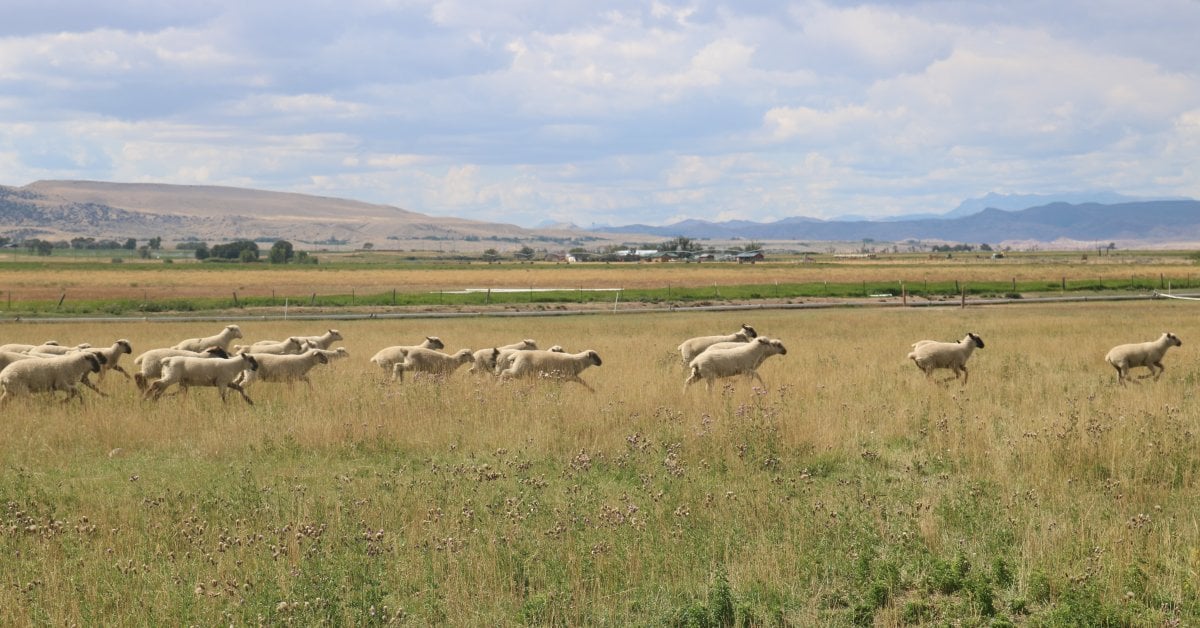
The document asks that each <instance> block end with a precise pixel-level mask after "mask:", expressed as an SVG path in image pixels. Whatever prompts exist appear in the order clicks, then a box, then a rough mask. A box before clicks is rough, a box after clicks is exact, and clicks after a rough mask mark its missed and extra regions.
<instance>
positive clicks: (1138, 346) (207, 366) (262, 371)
mask: <svg viewBox="0 0 1200 628" xmlns="http://www.w3.org/2000/svg"><path fill="white" fill-rule="evenodd" d="M239 338H242V330H241V328H240V327H238V326H237V325H228V326H226V327H225V328H224V329H222V330H221V331H220V332H219V333H217V334H215V335H212V336H208V337H204V338H189V339H186V340H183V341H181V342H179V343H177V344H175V345H174V346H172V347H168V348H161V349H151V350H150V351H146V352H145V353H142V354H141V355H139V356H138V357H137V358H135V359H134V361H133V362H134V364H135V365H137V366H138V367H139V368H140V371H139V372H138V373H136V374H134V375H132V376H131V375H130V374H129V373H128V372H126V371H125V369H123V368H122V367H121V366H120V364H119V362H120V359H121V356H122V355H124V354H127V353H129V354H132V353H133V347H132V345H130V343H129V341H128V340H124V339H121V340H117V341H116V342H114V343H113V345H112V346H111V347H106V348H93V347H91V346H90V345H78V346H74V347H63V346H59V345H58V344H57V343H55V342H53V341H49V342H46V343H43V344H40V345H28V344H7V345H0V393H2V394H0V404H2V403H6V402H7V401H8V400H9V399H10V398H12V397H14V396H21V395H27V394H30V393H35V392H54V391H63V392H65V393H67V398H66V399H65V400H64V401H69V400H71V399H72V398H82V396H81V394H80V392H79V388H78V385H79V384H83V385H84V386H87V387H89V388H91V389H92V390H95V391H96V392H97V393H98V394H101V395H103V394H104V393H103V392H101V391H100V390H99V388H97V387H96V385H95V384H93V383H92V382H91V380H90V375H91V374H93V373H95V374H97V377H98V379H100V380H103V378H104V376H105V374H106V373H108V372H109V371H116V372H118V373H121V374H122V375H124V376H125V377H126V378H128V379H132V380H133V381H134V382H135V383H136V385H137V387H138V390H140V391H141V392H142V395H143V397H144V398H146V399H153V400H157V399H159V398H160V397H161V396H162V395H163V393H164V392H166V391H167V390H168V389H169V388H170V387H171V386H178V387H179V388H180V389H181V390H182V391H186V390H187V389H188V388H189V387H192V386H205V387H215V388H217V389H218V392H219V394H220V396H221V400H222V401H225V399H226V395H227V393H228V391H230V390H233V391H235V392H237V393H239V394H240V395H241V397H242V399H244V400H245V401H246V403H249V404H253V401H251V399H250V397H249V396H247V394H246V387H247V386H249V385H250V384H251V383H253V382H255V381H264V382H287V383H292V382H297V381H302V382H305V383H306V384H308V385H309V387H311V386H312V382H311V381H309V379H308V373H309V371H310V370H312V369H313V368H314V367H316V366H317V365H319V364H328V363H329V362H330V360H335V359H339V358H345V357H349V353H348V352H347V351H346V349H345V347H339V348H337V349H330V347H331V346H332V345H333V343H334V342H336V341H338V340H342V335H341V334H340V333H339V332H338V330H336V329H330V330H328V331H326V332H325V333H323V334H320V335H316V336H292V337H289V338H287V339H285V340H281V341H275V340H264V341H259V342H255V343H253V344H249V345H235V344H233V341H234V340H236V339H239ZM1182 344H1183V343H1182V342H1181V341H1180V340H1179V338H1178V337H1177V336H1176V335H1175V334H1172V333H1170V332H1166V333H1163V335H1162V336H1161V337H1160V338H1158V339H1157V340H1154V341H1151V342H1142V343H1133V344H1123V345H1118V346H1116V347H1113V348H1112V350H1110V351H1109V352H1108V354H1107V355H1106V356H1105V361H1107V362H1108V363H1109V364H1110V365H1112V367H1113V368H1115V369H1116V371H1117V382H1118V383H1119V384H1121V385H1124V384H1125V383H1126V382H1127V381H1130V380H1129V371H1130V369H1132V368H1137V367H1146V368H1148V369H1149V370H1150V375H1147V377H1151V376H1152V377H1153V378H1154V379H1155V380H1157V379H1158V378H1159V377H1160V376H1161V375H1162V373H1163V370H1164V367H1163V365H1162V359H1163V356H1164V355H1165V354H1166V352H1167V350H1168V349H1170V348H1171V347H1178V346H1182ZM983 346H984V344H983V339H982V338H980V337H979V336H978V335H977V334H975V333H968V334H967V335H966V336H964V337H963V339H962V340H960V341H959V342H938V341H934V340H921V341H918V342H916V343H914V344H913V345H912V351H911V352H910V353H909V354H908V358H909V359H911V360H912V361H913V363H914V364H915V365H916V366H917V368H919V369H920V370H921V371H922V372H924V373H925V375H926V377H928V378H932V376H933V372H934V371H935V370H937V369H949V370H951V371H953V373H954V379H959V378H960V377H961V379H962V383H963V384H966V382H967V379H968V372H967V360H968V359H969V358H970V357H971V354H972V353H973V352H974V351H975V349H982V348H983ZM444 348H445V345H444V343H443V342H442V341H441V339H439V338H438V337H437V336H428V337H426V338H425V340H424V341H422V342H421V343H420V344H417V345H411V346H406V345H400V346H392V347H386V348H384V349H381V350H380V351H379V352H378V353H376V354H375V355H374V356H373V357H372V358H371V362H372V363H374V364H375V365H377V366H378V367H380V368H381V369H383V371H384V373H385V376H388V375H390V377H391V378H392V379H393V380H399V381H403V379H404V374H405V373H429V374H437V375H449V374H450V373H453V372H454V371H455V370H457V369H458V368H459V367H460V366H462V365H464V364H468V363H469V364H471V368H470V371H471V372H472V373H475V374H482V373H490V374H492V375H494V376H496V377H498V378H500V379H501V380H508V379H513V378H548V379H555V380H559V381H564V382H575V383H578V384H580V385H582V386H584V387H585V388H587V389H588V390H589V391H593V392H594V389H593V388H592V387H591V386H590V385H589V384H588V383H587V382H585V381H584V380H583V379H581V378H580V374H581V373H582V372H583V371H584V370H586V369H587V368H589V367H591V366H600V364H601V360H600V355H599V354H598V353H596V352H595V351H592V350H587V351H583V352H580V353H567V352H566V351H565V350H564V349H563V348H562V347H561V346H559V345H555V346H553V347H550V348H549V349H546V350H540V349H538V346H537V343H536V342H534V341H533V340H531V339H525V340H522V341H520V342H517V343H513V344H510V345H504V346H497V347H491V348H487V349H480V350H478V351H471V350H470V349H462V350H460V351H457V352H455V353H453V354H449V353H443V352H442V351H441V349H444ZM678 350H679V354H680V356H681V357H682V358H683V363H684V364H685V365H686V366H687V372H688V376H687V379H686V380H684V390H685V391H686V390H687V388H688V387H689V386H691V385H692V384H694V383H696V382H698V381H700V380H704V382H705V386H706V387H707V388H708V390H710V391H711V390H712V387H713V384H714V382H715V381H716V380H717V379H721V378H727V377H734V376H737V375H744V376H745V377H746V378H747V379H750V378H753V379H755V380H757V381H758V382H759V383H760V384H763V385H765V384H764V382H763V380H762V377H761V376H759V374H758V372H757V369H758V367H759V366H761V365H762V363H763V362H764V361H765V360H766V359H767V358H769V357H771V356H773V355H786V354H787V349H786V348H785V347H784V346H783V343H782V342H780V341H779V340H775V339H771V338H766V337H763V336H759V335H758V333H757V332H756V331H755V330H754V328H753V327H751V326H749V325H742V326H741V328H740V329H738V330H737V331H735V332H734V333H732V334H728V335H716V336H700V337H696V338H690V339H688V340H685V341H684V342H683V343H681V344H680V345H679V347H678Z"/></svg>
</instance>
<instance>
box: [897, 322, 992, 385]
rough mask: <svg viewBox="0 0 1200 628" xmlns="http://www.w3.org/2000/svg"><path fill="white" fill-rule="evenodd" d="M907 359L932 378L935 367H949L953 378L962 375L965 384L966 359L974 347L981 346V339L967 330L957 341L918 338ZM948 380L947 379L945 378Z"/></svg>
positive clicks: (966, 373)
mask: <svg viewBox="0 0 1200 628" xmlns="http://www.w3.org/2000/svg"><path fill="white" fill-rule="evenodd" d="M912 348H913V350H912V352H910V353H909V354H908V359H910V360H912V361H913V364H916V365H917V368H919V369H921V370H922V371H923V372H924V373H925V377H927V378H930V379H932V378H933V371H934V370H935V369H950V370H952V371H954V379H958V378H959V376H961V377H962V383H963V385H966V383H967V378H968V377H970V374H969V373H968V372H967V359H969V358H970V357H971V353H973V352H974V351H975V349H977V348H978V349H982V348H983V339H982V338H980V337H979V336H978V335H976V334H975V333H974V332H967V335H966V336H963V339H962V340H960V341H958V342H939V341H936V340H918V341H917V342H915V343H913V345H912ZM947 381H948V380H947Z"/></svg>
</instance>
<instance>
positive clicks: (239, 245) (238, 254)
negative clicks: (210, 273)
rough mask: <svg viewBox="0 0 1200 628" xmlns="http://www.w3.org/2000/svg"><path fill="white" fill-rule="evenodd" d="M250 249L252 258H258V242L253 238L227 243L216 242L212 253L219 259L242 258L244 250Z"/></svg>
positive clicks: (211, 250)
mask: <svg viewBox="0 0 1200 628" xmlns="http://www.w3.org/2000/svg"><path fill="white" fill-rule="evenodd" d="M243 251H249V252H250V256H252V260H251V261H253V260H257V259H258V244H256V243H254V242H253V241H251V240H235V241H233V242H229V243H227V244H214V245H213V246H212V249H210V251H209V252H210V253H211V254H212V256H213V257H215V258H217V259H230V260H233V259H237V260H240V259H242V252H243Z"/></svg>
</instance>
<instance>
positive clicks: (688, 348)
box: [679, 323, 758, 364]
mask: <svg viewBox="0 0 1200 628" xmlns="http://www.w3.org/2000/svg"><path fill="white" fill-rule="evenodd" d="M757 337H758V332H756V331H754V328H753V327H751V326H749V325H747V324H745V323H743V324H742V328H741V329H739V330H737V331H735V332H733V333H732V334H728V335H725V336H699V337H696V338H689V339H687V340H684V341H683V342H682V343H681V344H680V345H679V355H680V356H682V357H683V363H684V364H691V363H692V359H693V358H695V357H696V356H698V355H700V353H701V352H703V351H704V350H705V349H707V348H708V347H709V346H711V345H715V344H717V343H718V342H750V341H751V340H754V339H755V338H757Z"/></svg>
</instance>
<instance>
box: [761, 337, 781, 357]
mask: <svg viewBox="0 0 1200 628" xmlns="http://www.w3.org/2000/svg"><path fill="white" fill-rule="evenodd" d="M754 340H755V342H757V343H758V344H759V346H760V348H763V349H766V350H767V351H769V352H772V353H778V354H779V355H787V347H785V346H783V343H782V342H780V341H778V340H773V339H771V338H767V337H766V336H759V337H758V338H755V339H754Z"/></svg>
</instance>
